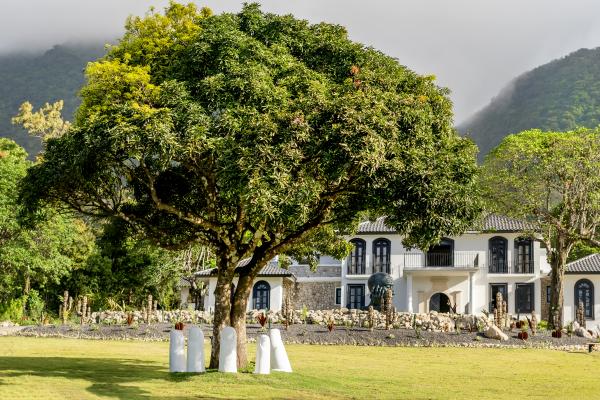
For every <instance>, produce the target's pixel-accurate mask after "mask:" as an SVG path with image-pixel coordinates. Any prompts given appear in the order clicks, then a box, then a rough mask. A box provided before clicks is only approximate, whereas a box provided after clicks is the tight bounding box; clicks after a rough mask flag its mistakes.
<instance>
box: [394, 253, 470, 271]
mask: <svg viewBox="0 0 600 400" xmlns="http://www.w3.org/2000/svg"><path fill="white" fill-rule="evenodd" d="M402 257H403V260H404V267H405V268H444V267H446V268H478V267H480V266H481V264H480V262H479V258H480V255H479V252H477V251H453V252H446V253H430V252H427V253H422V252H415V253H403V254H402Z"/></svg>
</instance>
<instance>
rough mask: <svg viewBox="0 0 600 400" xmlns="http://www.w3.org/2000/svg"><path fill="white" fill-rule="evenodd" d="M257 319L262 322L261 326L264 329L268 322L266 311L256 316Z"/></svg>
mask: <svg viewBox="0 0 600 400" xmlns="http://www.w3.org/2000/svg"><path fill="white" fill-rule="evenodd" d="M256 320H257V321H258V323H259V324H260V327H261V328H263V329H264V328H265V324H266V323H267V314H265V313H264V312H261V313H260V314H258V315H257V316H256Z"/></svg>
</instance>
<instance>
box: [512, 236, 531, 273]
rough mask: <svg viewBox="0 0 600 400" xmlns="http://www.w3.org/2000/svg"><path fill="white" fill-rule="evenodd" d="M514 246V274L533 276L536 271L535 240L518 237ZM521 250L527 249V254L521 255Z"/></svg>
mask: <svg viewBox="0 0 600 400" xmlns="http://www.w3.org/2000/svg"><path fill="white" fill-rule="evenodd" d="M513 245H514V259H515V262H514V272H515V273H517V274H532V273H533V271H534V257H533V240H532V239H531V238H528V237H518V238H516V239H515V241H514V243H513ZM521 249H527V252H523V253H521Z"/></svg>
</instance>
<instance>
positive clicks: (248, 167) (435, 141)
mask: <svg viewBox="0 0 600 400" xmlns="http://www.w3.org/2000/svg"><path fill="white" fill-rule="evenodd" d="M86 74H87V79H88V83H87V85H86V86H85V87H84V88H83V90H82V91H81V95H82V98H83V102H82V105H81V107H80V108H79V110H78V112H77V115H76V119H75V121H74V123H73V126H72V127H71V128H70V129H69V131H68V132H67V133H66V134H65V135H63V136H62V137H60V138H58V139H50V140H49V141H48V142H47V150H46V152H45V154H44V157H43V162H42V163H40V164H39V165H36V166H35V167H34V168H33V169H32V170H30V172H29V174H28V177H27V185H26V188H25V190H24V191H23V199H24V200H25V201H26V203H27V204H28V206H29V211H30V212H31V213H33V212H35V210H36V209H37V208H38V207H39V205H40V204H43V202H46V201H50V202H55V203H56V204H66V205H67V206H68V207H70V208H72V209H75V210H77V211H79V212H82V213H85V214H88V215H92V216H94V217H97V218H116V219H121V220H123V221H126V222H127V223H129V224H130V225H131V226H132V227H135V228H136V229H138V230H139V231H141V232H143V233H144V234H145V235H146V236H147V237H148V238H153V239H154V240H155V241H156V242H157V243H159V244H160V245H162V246H165V247H175V248H176V247H181V246H185V245H187V244H188V243H190V242H200V243H203V244H206V245H208V246H210V247H211V248H212V249H214V251H215V256H216V265H217V268H218V276H217V285H216V292H215V298H216V307H215V316H214V327H213V335H214V336H213V338H214V339H213V347H212V354H211V366H212V367H215V366H216V365H217V362H218V350H219V333H220V331H221V329H222V328H223V327H224V326H227V325H232V326H234V327H235V328H236V329H237V331H238V362H239V364H240V365H244V364H245V363H246V335H245V312H246V308H247V300H248V296H249V294H250V291H251V289H252V281H253V279H254V277H255V276H256V275H257V274H258V272H259V271H260V269H261V268H262V267H263V266H264V265H265V264H266V263H267V262H268V261H269V260H271V259H272V258H273V257H274V256H275V255H277V254H284V253H295V254H297V253H304V254H314V252H315V251H316V250H317V249H320V250H321V251H327V252H329V253H332V254H334V255H338V256H343V254H344V252H345V251H346V250H347V246H346V244H345V243H344V242H343V241H342V240H341V235H343V234H344V233H348V232H349V231H350V230H352V229H354V228H355V227H356V223H357V221H358V220H359V219H360V218H361V216H365V215H387V216H388V219H387V222H388V223H389V224H391V225H392V226H394V227H396V228H397V229H398V231H399V232H401V233H402V234H403V235H404V236H405V242H406V244H407V245H421V246H426V245H427V244H429V243H433V242H435V241H436V240H438V239H439V238H440V237H441V235H443V234H456V233H458V232H460V231H461V230H462V229H464V228H465V227H466V226H467V225H468V224H469V223H470V221H471V220H472V219H473V218H475V216H476V215H477V212H478V210H477V201H476V200H475V198H474V197H475V196H473V192H474V187H473V182H474V175H475V171H476V168H477V167H476V163H475V152H476V148H475V146H474V145H473V143H472V142H471V141H469V140H467V139H462V138H460V137H459V136H458V135H457V134H456V132H455V131H454V129H453V128H452V125H453V124H452V104H451V102H450V100H449V99H448V97H447V94H448V91H447V90H446V89H442V88H439V87H438V86H436V85H435V83H434V79H433V78H432V77H423V76H419V75H417V74H416V73H414V72H412V71H410V70H408V69H407V68H406V67H404V66H402V65H401V64H399V63H398V61H397V60H395V59H393V58H391V57H388V56H386V55H384V54H382V53H380V52H378V51H376V50H374V49H371V48H368V47H366V46H363V45H361V44H358V43H354V42H352V41H350V40H349V39H348V36H347V32H346V30H345V29H344V28H343V27H341V26H337V25H330V24H325V23H321V24H316V25H310V24H309V23H308V22H306V21H302V20H297V19H295V18H293V17H292V16H277V15H272V14H264V13H262V12H261V11H260V10H259V8H258V6H257V5H247V6H245V7H244V8H243V10H242V11H241V12H240V13H239V14H223V15H219V16H210V13H209V12H207V11H201V12H199V11H198V10H196V9H195V7H194V6H193V5H188V6H182V5H178V4H174V3H172V4H171V5H170V6H169V7H168V8H167V9H166V13H165V15H160V14H158V13H151V14H149V15H148V16H146V17H145V18H134V19H131V20H130V21H129V22H128V24H127V31H126V33H125V36H124V37H123V39H122V40H121V41H120V42H119V44H118V45H116V46H115V47H113V48H112V49H111V50H110V52H109V53H108V55H107V56H106V57H105V58H104V59H103V60H100V61H98V62H95V63H92V64H90V65H89V66H88V68H87V71H86ZM248 257H249V258H250V261H249V262H248V263H247V264H246V265H245V266H244V267H243V268H236V266H237V264H238V263H239V261H240V260H242V259H244V258H248ZM235 274H238V275H239V284H238V285H237V287H236V290H235V294H234V296H233V304H231V302H230V299H231V298H232V297H231V296H230V283H231V282H232V280H233V278H234V275H235Z"/></svg>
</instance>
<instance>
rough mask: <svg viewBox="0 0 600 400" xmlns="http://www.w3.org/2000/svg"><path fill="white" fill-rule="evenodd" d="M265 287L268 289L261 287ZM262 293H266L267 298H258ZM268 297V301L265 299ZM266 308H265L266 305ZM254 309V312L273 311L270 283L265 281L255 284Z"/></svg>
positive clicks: (253, 292) (253, 289)
mask: <svg viewBox="0 0 600 400" xmlns="http://www.w3.org/2000/svg"><path fill="white" fill-rule="evenodd" d="M261 285H264V286H265V287H266V288H264V289H263V288H261V287H260V286H261ZM259 292H260V293H263V292H264V293H266V296H260V297H259V296H258V295H259ZM264 297H266V300H265V298H264ZM263 303H265V304H266V306H264V305H265V304H263ZM259 305H260V306H264V307H258V306H259ZM252 308H253V309H254V310H267V311H268V310H270V309H271V285H270V284H269V282H267V281H265V280H260V281H258V282H256V283H255V284H254V286H253V287H252Z"/></svg>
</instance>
